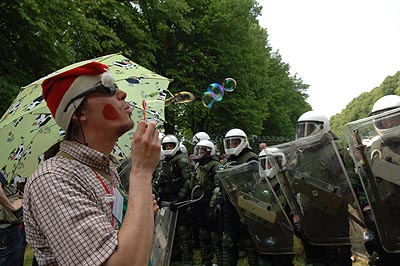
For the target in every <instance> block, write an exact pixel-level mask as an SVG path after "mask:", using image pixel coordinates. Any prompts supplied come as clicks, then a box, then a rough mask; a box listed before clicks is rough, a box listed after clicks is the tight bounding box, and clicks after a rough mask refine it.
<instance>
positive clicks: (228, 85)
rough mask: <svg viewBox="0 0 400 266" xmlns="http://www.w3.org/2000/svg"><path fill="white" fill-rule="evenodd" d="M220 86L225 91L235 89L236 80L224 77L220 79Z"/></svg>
mask: <svg viewBox="0 0 400 266" xmlns="http://www.w3.org/2000/svg"><path fill="white" fill-rule="evenodd" d="M222 87H223V88H224V90H225V91H227V92H232V91H234V90H235V89H236V80H234V79H233V78H226V79H224V81H222Z"/></svg>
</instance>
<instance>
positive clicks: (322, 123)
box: [294, 111, 352, 266]
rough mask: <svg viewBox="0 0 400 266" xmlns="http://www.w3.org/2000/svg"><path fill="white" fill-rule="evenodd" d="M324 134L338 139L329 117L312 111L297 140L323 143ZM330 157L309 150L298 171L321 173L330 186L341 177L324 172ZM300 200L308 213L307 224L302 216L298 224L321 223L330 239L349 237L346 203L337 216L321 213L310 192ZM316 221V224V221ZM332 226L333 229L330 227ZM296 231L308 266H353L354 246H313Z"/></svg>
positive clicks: (300, 122) (302, 121) (304, 117)
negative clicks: (313, 139)
mask: <svg viewBox="0 0 400 266" xmlns="http://www.w3.org/2000/svg"><path fill="white" fill-rule="evenodd" d="M324 134H331V135H332V136H333V137H335V136H334V135H333V133H332V132H331V131H330V123H329V120H328V118H327V117H326V116H324V115H322V114H320V113H318V112H315V111H308V112H305V113H304V114H302V115H301V116H300V117H299V119H298V120H297V125H296V141H299V140H303V139H305V138H307V137H310V136H315V135H321V140H323V138H324ZM328 156H330V155H327V154H324V151H319V150H318V151H317V150H311V149H308V150H307V149H305V150H303V151H302V156H301V157H299V158H298V162H297V163H298V168H296V171H301V172H303V173H313V172H315V173H317V172H318V175H320V176H319V177H318V178H321V180H322V179H324V180H323V181H326V182H327V183H329V181H330V180H329V179H330V178H337V177H331V175H332V174H333V175H335V173H330V172H329V173H328V172H327V171H325V170H324V169H325V167H324V166H323V164H325V163H326V162H325V161H328V160H329V159H328ZM319 168H321V169H319ZM318 169H319V170H318ZM323 175H325V176H323ZM298 201H299V203H300V206H301V209H302V212H303V213H304V216H303V219H304V221H300V223H298V222H299V221H298V220H297V219H298V218H299V217H298V216H295V217H294V222H295V223H296V225H299V224H302V223H303V224H316V223H318V221H319V224H318V225H319V226H320V227H321V228H319V231H321V229H322V228H324V229H323V230H325V231H326V234H327V238H328V237H329V238H335V237H336V236H338V237H340V238H348V237H349V220H348V214H347V209H348V206H347V203H346V202H344V201H343V202H338V203H337V205H338V206H337V209H336V210H335V211H334V212H333V213H328V212H327V210H321V208H318V207H316V205H315V204H314V203H313V202H314V201H315V199H313V198H312V196H309V195H307V194H306V193H299V194H298ZM312 219H313V220H315V221H312ZM317 220H318V221H317ZM322 223H325V224H322ZM328 224H330V225H331V226H328ZM324 226H325V227H324ZM295 229H297V230H298V232H297V233H298V234H299V236H301V238H302V240H303V241H302V243H303V246H304V251H305V260H306V265H310V266H311V265H312V266H334V265H335V266H346V265H347V266H351V264H352V262H351V245H338V244H336V245H335V244H334V243H332V244H333V245H324V244H320V245H314V244H310V243H309V241H308V239H305V238H304V236H303V233H304V232H302V229H301V228H299V227H298V226H295ZM317 229H318V228H315V230H317Z"/></svg>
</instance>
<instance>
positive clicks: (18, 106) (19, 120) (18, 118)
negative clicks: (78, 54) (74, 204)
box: [0, 53, 171, 181]
mask: <svg viewBox="0 0 400 266" xmlns="http://www.w3.org/2000/svg"><path fill="white" fill-rule="evenodd" d="M92 61H97V62H101V63H103V64H105V65H108V66H109V72H110V74H111V75H112V76H113V77H114V78H115V83H116V84H117V85H118V88H119V89H121V90H124V91H125V92H126V93H127V98H126V101H128V102H129V104H130V105H131V107H132V109H133V112H132V119H133V121H134V122H135V127H134V128H133V129H132V130H130V131H128V132H127V133H125V134H124V135H122V136H121V137H120V138H119V140H118V142H117V145H116V146H115V147H114V150H113V155H114V156H116V157H117V158H118V159H124V158H129V157H130V143H131V139H132V135H133V133H134V131H135V129H136V125H137V122H138V121H140V120H142V119H146V120H155V121H157V122H158V124H162V123H163V121H164V107H165V98H166V94H165V93H164V91H168V85H169V83H170V82H171V80H170V79H168V78H165V77H163V76H160V75H158V74H156V73H154V72H152V71H150V70H148V69H146V68H144V67H142V66H140V65H138V64H136V63H134V62H133V61H131V60H130V59H128V58H126V57H124V56H123V55H122V54H120V53H118V54H110V55H105V56H102V57H99V58H95V59H91V60H86V61H82V62H78V63H75V64H72V65H69V66H67V67H65V68H62V69H60V70H57V71H55V72H53V73H51V74H49V75H47V76H46V77H43V78H41V79H39V80H37V81H35V82H33V83H31V84H30V85H28V86H26V87H23V88H22V89H21V91H20V93H19V94H18V95H17V97H16V98H15V100H14V101H13V103H12V104H11V106H10V107H9V109H8V110H7V111H6V112H5V114H4V115H3V117H2V118H1V119H0V147H1V154H0V168H1V170H2V173H3V174H5V175H6V176H7V177H8V180H9V181H10V180H12V179H17V180H18V179H25V178H27V177H29V176H30V175H31V174H32V173H33V172H34V171H35V169H36V168H37V166H38V164H40V163H41V162H42V161H43V152H44V151H46V150H47V149H48V148H49V147H50V146H51V145H53V144H54V143H56V142H57V141H59V140H61V139H62V138H63V136H64V135H65V132H64V131H63V130H62V129H61V128H60V127H59V126H58V125H56V123H55V120H54V119H53V118H52V116H51V113H50V110H49V109H48V108H47V105H46V102H45V101H44V100H43V97H42V88H41V84H42V81H43V80H45V79H46V78H49V77H51V76H54V75H57V74H59V73H62V72H65V71H67V70H69V69H72V68H75V67H78V66H81V65H84V64H86V63H89V62H92Z"/></svg>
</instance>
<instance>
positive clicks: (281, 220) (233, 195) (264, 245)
mask: <svg viewBox="0 0 400 266" xmlns="http://www.w3.org/2000/svg"><path fill="white" fill-rule="evenodd" d="M217 174H218V177H219V179H220V180H221V184H222V185H223V187H224V189H225V191H226V192H227V193H228V196H229V198H230V200H231V201H232V203H233V204H234V205H235V207H236V209H237V211H238V212H239V215H240V217H241V219H242V220H243V221H244V223H245V224H246V226H247V230H248V231H249V233H250V236H251V238H252V240H253V241H254V243H255V245H256V248H257V250H258V252H259V253H263V254H285V253H287V254H289V253H293V242H294V240H293V239H294V234H293V228H292V226H291V223H290V221H289V219H288V216H287V215H286V213H285V211H284V209H283V207H282V205H281V203H280V202H279V200H278V198H277V196H276V194H275V192H274V191H273V189H272V188H271V185H270V183H269V182H268V179H267V178H266V177H265V174H264V172H263V171H262V170H261V169H260V165H259V163H258V161H251V162H248V163H244V164H240V165H235V166H227V167H225V168H224V169H222V170H218V171H217Z"/></svg>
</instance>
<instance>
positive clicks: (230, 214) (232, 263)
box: [222, 148, 258, 266]
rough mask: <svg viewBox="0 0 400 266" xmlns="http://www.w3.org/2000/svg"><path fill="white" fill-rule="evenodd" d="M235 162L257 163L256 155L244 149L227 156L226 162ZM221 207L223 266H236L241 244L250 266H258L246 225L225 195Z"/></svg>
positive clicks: (254, 249)
mask: <svg viewBox="0 0 400 266" xmlns="http://www.w3.org/2000/svg"><path fill="white" fill-rule="evenodd" d="M233 161H235V162H236V164H243V163H246V162H250V161H258V155H257V154H255V153H254V152H252V151H251V150H250V149H249V148H244V149H243V150H242V151H241V152H240V153H239V154H238V156H229V157H228V162H233ZM224 194H225V197H224V199H225V200H224V206H223V237H222V255H223V265H224V266H236V265H237V261H238V245H239V242H241V243H242V244H243V245H244V248H245V249H246V251H247V257H248V262H249V265H250V266H256V265H258V255H257V250H256V247H255V245H254V244H253V242H252V240H251V237H250V235H249V233H248V231H247V229H246V225H245V224H244V223H242V222H241V219H240V216H239V213H238V212H237V210H236V208H235V206H234V205H233V204H232V202H231V201H230V200H229V199H228V197H227V195H226V193H224Z"/></svg>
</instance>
